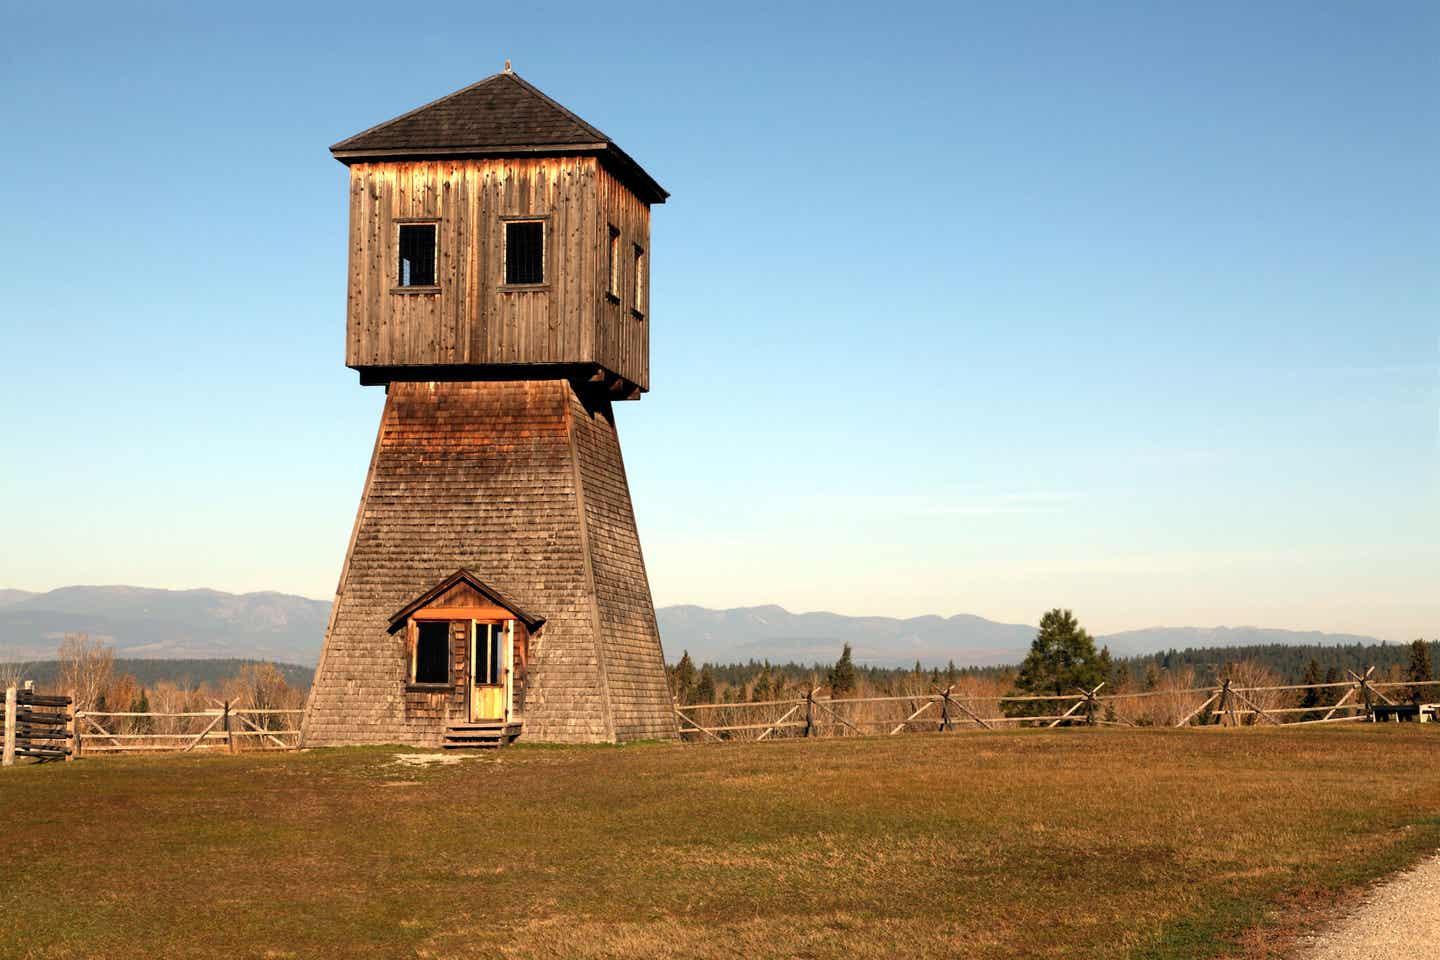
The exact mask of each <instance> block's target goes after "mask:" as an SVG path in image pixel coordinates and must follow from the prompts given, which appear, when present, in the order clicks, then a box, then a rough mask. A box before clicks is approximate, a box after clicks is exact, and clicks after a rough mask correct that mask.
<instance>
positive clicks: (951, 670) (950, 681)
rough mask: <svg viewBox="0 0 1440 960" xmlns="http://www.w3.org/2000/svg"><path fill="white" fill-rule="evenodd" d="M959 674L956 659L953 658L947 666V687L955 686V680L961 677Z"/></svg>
mask: <svg viewBox="0 0 1440 960" xmlns="http://www.w3.org/2000/svg"><path fill="white" fill-rule="evenodd" d="M959 676H960V671H958V670H956V669H955V661H954V660H951V661H950V664H949V666H947V667H946V668H945V685H946V686H947V687H953V686H955V681H956V680H957V679H958V678H959Z"/></svg>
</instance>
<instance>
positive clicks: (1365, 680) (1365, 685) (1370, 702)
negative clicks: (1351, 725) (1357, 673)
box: [1351, 667, 1375, 723]
mask: <svg viewBox="0 0 1440 960" xmlns="http://www.w3.org/2000/svg"><path fill="white" fill-rule="evenodd" d="M1374 672H1375V668H1374V667H1366V668H1365V674H1364V676H1362V677H1360V678H1359V679H1360V698H1361V699H1362V700H1364V701H1365V717H1366V719H1368V720H1369V721H1370V722H1372V723H1373V722H1374V721H1375V701H1374V699H1373V698H1372V696H1371V690H1370V674H1372V673H1374ZM1351 676H1354V674H1353V673H1352V674H1351Z"/></svg>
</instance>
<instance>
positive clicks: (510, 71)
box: [505, 57, 515, 73]
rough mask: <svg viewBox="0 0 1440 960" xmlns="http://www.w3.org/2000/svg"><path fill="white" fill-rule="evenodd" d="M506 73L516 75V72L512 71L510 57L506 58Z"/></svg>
mask: <svg viewBox="0 0 1440 960" xmlns="http://www.w3.org/2000/svg"><path fill="white" fill-rule="evenodd" d="M505 72H506V73H514V72H515V71H514V70H512V69H510V58H509V57H506V58H505Z"/></svg>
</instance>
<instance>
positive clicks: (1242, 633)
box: [1100, 627, 1380, 657]
mask: <svg viewBox="0 0 1440 960" xmlns="http://www.w3.org/2000/svg"><path fill="white" fill-rule="evenodd" d="M1100 642H1102V643H1104V644H1107V645H1108V646H1109V647H1110V652H1111V653H1112V654H1114V655H1115V656H1117V657H1134V656H1142V655H1144V654H1149V653H1155V652H1157V651H1161V650H1187V649H1200V648H1208V647H1256V646H1264V645H1275V644H1283V645H1285V646H1290V647H1337V646H1351V645H1355V644H1358V645H1361V646H1372V645H1374V644H1378V643H1379V642H1380V641H1379V640H1376V639H1375V638H1374V637H1366V636H1360V635H1358V634H1353V633H1321V632H1320V631H1318V630H1273V629H1267V628H1265V627H1150V628H1148V629H1145V630H1126V631H1123V632H1121V633H1111V634H1108V635H1106V636H1104V637H1101V638H1100Z"/></svg>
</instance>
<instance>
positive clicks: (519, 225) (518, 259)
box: [505, 220, 545, 283]
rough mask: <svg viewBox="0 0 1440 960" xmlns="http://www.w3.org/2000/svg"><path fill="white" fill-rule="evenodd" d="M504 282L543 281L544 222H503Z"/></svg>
mask: <svg viewBox="0 0 1440 960" xmlns="http://www.w3.org/2000/svg"><path fill="white" fill-rule="evenodd" d="M505 282H506V283H544V282H545V224H544V223H543V222H542V221H540V220H512V221H510V222H509V223H507V224H505Z"/></svg>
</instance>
